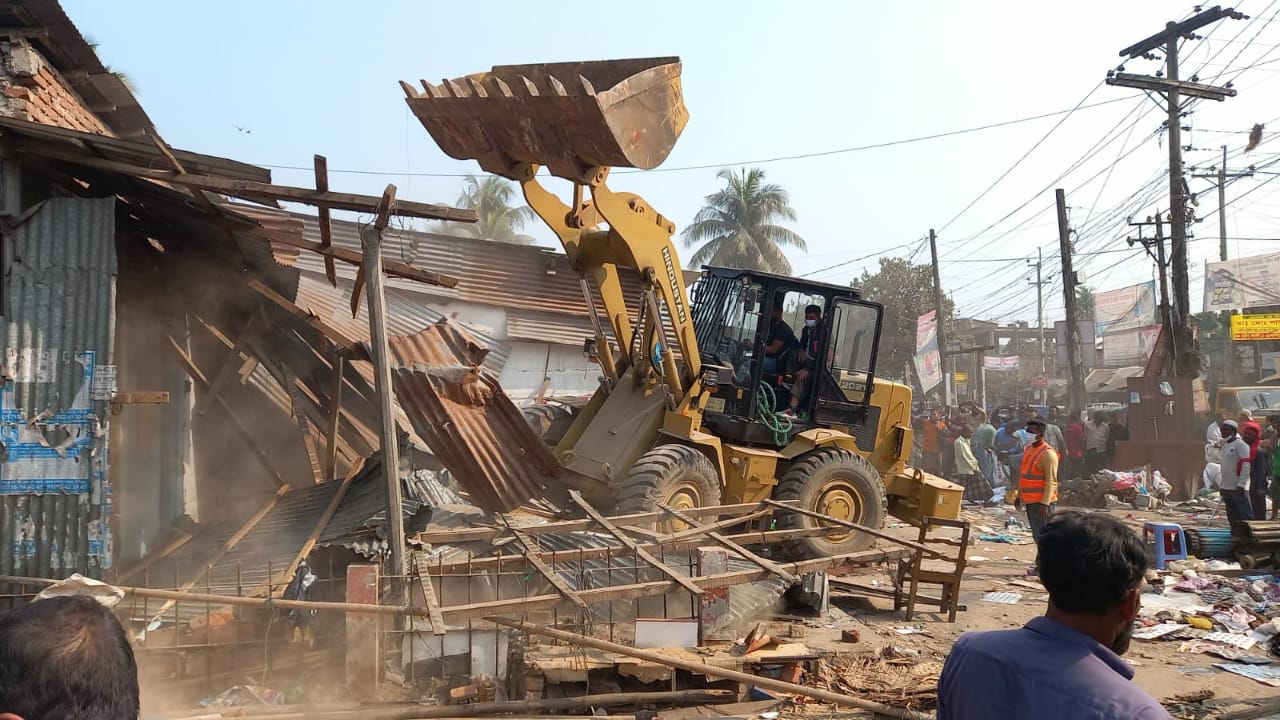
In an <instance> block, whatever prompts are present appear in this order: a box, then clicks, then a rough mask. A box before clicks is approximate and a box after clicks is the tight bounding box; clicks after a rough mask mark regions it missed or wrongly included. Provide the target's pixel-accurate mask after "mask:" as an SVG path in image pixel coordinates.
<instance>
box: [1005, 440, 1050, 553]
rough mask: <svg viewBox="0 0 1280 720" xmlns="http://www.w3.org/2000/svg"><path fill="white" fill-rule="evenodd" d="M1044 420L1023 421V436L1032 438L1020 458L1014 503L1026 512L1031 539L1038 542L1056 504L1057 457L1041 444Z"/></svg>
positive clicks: (1047, 444)
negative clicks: (1016, 497) (1025, 427)
mask: <svg viewBox="0 0 1280 720" xmlns="http://www.w3.org/2000/svg"><path fill="white" fill-rule="evenodd" d="M1044 430H1045V424H1044V420H1043V419H1041V418H1039V417H1033V418H1031V419H1030V420H1028V421H1027V432H1028V433H1030V434H1031V435H1033V436H1034V438H1035V440H1034V441H1033V442H1032V443H1031V445H1030V446H1029V447H1027V450H1026V452H1025V453H1023V455H1022V477H1021V478H1020V479H1019V481H1018V499H1017V501H1016V502H1015V505H1016V506H1017V507H1019V508H1021V507H1023V506H1025V507H1026V509H1027V520H1028V522H1030V523H1031V537H1033V538H1035V540H1036V542H1037V543H1039V542H1040V529H1041V528H1043V527H1044V524H1045V523H1046V522H1048V521H1049V517H1050V516H1052V515H1053V510H1054V506H1055V504H1056V503H1057V502H1058V453H1057V451H1055V450H1054V449H1053V447H1052V446H1051V445H1049V443H1047V442H1045V441H1044Z"/></svg>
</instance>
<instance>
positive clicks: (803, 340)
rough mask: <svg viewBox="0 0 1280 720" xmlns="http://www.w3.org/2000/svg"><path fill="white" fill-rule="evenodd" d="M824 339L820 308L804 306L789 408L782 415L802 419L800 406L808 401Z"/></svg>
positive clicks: (824, 328)
mask: <svg viewBox="0 0 1280 720" xmlns="http://www.w3.org/2000/svg"><path fill="white" fill-rule="evenodd" d="M825 339H826V326H825V325H823V324H822V308H821V307H818V306H817V305H809V306H806V307H805V309H804V329H803V330H801V331H800V347H799V350H798V351H797V352H796V354H795V359H794V361H793V362H792V365H793V366H794V367H795V381H794V382H793V383H792V385H791V407H789V408H787V409H786V410H785V411H783V413H782V414H783V415H786V416H788V417H795V416H797V415H799V416H801V417H804V412H803V411H802V410H801V409H800V406H801V404H803V403H804V401H805V400H807V399H808V396H809V388H810V386H811V384H812V380H813V376H814V374H815V373H817V372H818V357H819V355H820V354H821V353H822V343H823V341H824V340H825Z"/></svg>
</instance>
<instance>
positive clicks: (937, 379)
mask: <svg viewBox="0 0 1280 720" xmlns="http://www.w3.org/2000/svg"><path fill="white" fill-rule="evenodd" d="M915 363H916V375H917V376H918V377H919V378H920V387H921V389H922V390H924V391H925V392H929V391H930V390H932V389H934V388H935V387H937V386H938V385H939V384H941V383H942V355H941V353H939V352H938V320H937V313H936V312H933V311H930V312H927V313H925V314H924V315H921V316H920V317H919V318H917V319H916V356H915Z"/></svg>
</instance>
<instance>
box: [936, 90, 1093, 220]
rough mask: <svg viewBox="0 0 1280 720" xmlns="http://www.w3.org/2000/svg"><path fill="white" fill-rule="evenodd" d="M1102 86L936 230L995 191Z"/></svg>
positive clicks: (1079, 103) (1090, 93)
mask: <svg viewBox="0 0 1280 720" xmlns="http://www.w3.org/2000/svg"><path fill="white" fill-rule="evenodd" d="M1102 85H1103V83H1101V82H1100V83H1098V84H1097V85H1095V86H1093V89H1092V90H1090V91H1089V92H1087V93H1085V96H1084V97H1082V98H1080V102H1078V103H1076V106H1075V107H1074V108H1072V109H1071V112H1068V113H1067V114H1065V115H1063V116H1062V118H1061V119H1060V120H1058V122H1056V123H1054V125H1053V127H1051V128H1049V131H1048V132H1046V133H1045V134H1044V135H1042V136H1040V139H1039V140H1037V141H1036V142H1035V144H1034V145H1032V146H1031V147H1030V148H1027V151H1026V152H1024V153H1022V157H1020V158H1018V159H1017V160H1015V161H1014V163H1013V164H1012V165H1010V166H1009V169H1008V170H1005V171H1004V172H1002V173H1000V177H998V178H996V179H995V180H993V181H992V182H991V184H990V185H988V186H987V187H986V189H985V190H983V191H982V192H980V193H978V197H976V198H974V199H973V200H970V201H969V204H968V205H965V206H964V208H963V209H961V210H960V212H958V213H956V214H955V215H954V216H953V217H952V218H951V219H950V220H948V221H946V222H945V223H943V224H942V227H940V228H938V230H939V231H943V230H946V229H947V228H949V227H951V224H952V223H954V222H955V221H956V220H959V219H960V218H961V216H963V215H964V214H965V213H967V212H969V209H970V208H972V207H973V206H974V205H976V204H978V202H979V201H980V200H982V198H984V197H986V196H987V194H988V193H990V192H991V191H992V190H993V189H995V187H996V186H997V185H999V184H1000V183H1001V182H1002V181H1003V180H1004V179H1005V178H1007V177H1009V174H1010V173H1012V172H1013V171H1014V170H1016V169H1018V166H1019V165H1021V164H1022V163H1023V162H1024V161H1026V159H1027V158H1028V157H1030V156H1031V153H1033V152H1035V151H1036V149H1037V148H1039V147H1040V146H1041V145H1043V144H1044V142H1045V141H1046V140H1048V139H1049V138H1050V137H1052V136H1053V134H1054V133H1055V132H1057V130H1058V128H1060V127H1062V124H1063V123H1065V122H1066V121H1067V120H1068V119H1069V118H1070V117H1071V115H1072V113H1074V112H1075V111H1076V110H1078V109H1079V108H1080V107H1081V106H1082V105H1084V104H1085V103H1086V102H1088V101H1089V98H1091V97H1093V94H1094V93H1096V92H1098V88H1100V87H1102Z"/></svg>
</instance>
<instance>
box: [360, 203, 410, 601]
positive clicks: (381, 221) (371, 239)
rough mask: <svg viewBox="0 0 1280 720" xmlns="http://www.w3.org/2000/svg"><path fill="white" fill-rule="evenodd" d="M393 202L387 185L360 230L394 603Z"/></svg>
mask: <svg viewBox="0 0 1280 720" xmlns="http://www.w3.org/2000/svg"><path fill="white" fill-rule="evenodd" d="M395 201H396V186H395V185H388V186H387V189H386V191H385V192H383V193H382V199H381V200H380V201H379V202H378V218H377V220H375V221H374V223H373V224H372V225H367V226H365V227H364V228H362V229H361V230H360V246H361V249H362V250H363V251H364V264H363V266H362V267H363V269H364V276H365V289H366V290H367V291H368V303H369V337H370V338H372V342H371V343H370V344H371V345H372V346H373V347H372V348H371V350H372V352H371V354H372V355H373V368H374V374H373V379H374V389H375V390H376V391H377V393H378V409H379V411H380V414H381V419H382V423H381V437H382V473H383V475H384V476H385V477H386V482H387V541H388V543H389V544H390V545H391V575H392V576H393V577H392V582H391V587H392V595H393V597H396V598H397V600H396V602H397V603H403V602H404V600H403V598H401V597H400V596H401V595H403V590H404V588H405V587H406V585H405V582H404V578H405V572H406V571H405V568H406V565H405V562H404V550H405V548H404V518H403V517H402V516H401V512H402V511H401V509H400V507H401V504H402V500H401V496H400V444H399V437H398V435H397V433H398V430H397V428H396V413H395V391H394V390H393V389H392V387H391V358H390V355H391V350H390V348H389V347H388V346H387V299H386V294H385V287H384V280H385V278H384V277H383V275H382V231H383V230H384V229H385V228H386V227H387V223H388V222H389V220H390V217H391V206H392V205H393V204H395Z"/></svg>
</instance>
